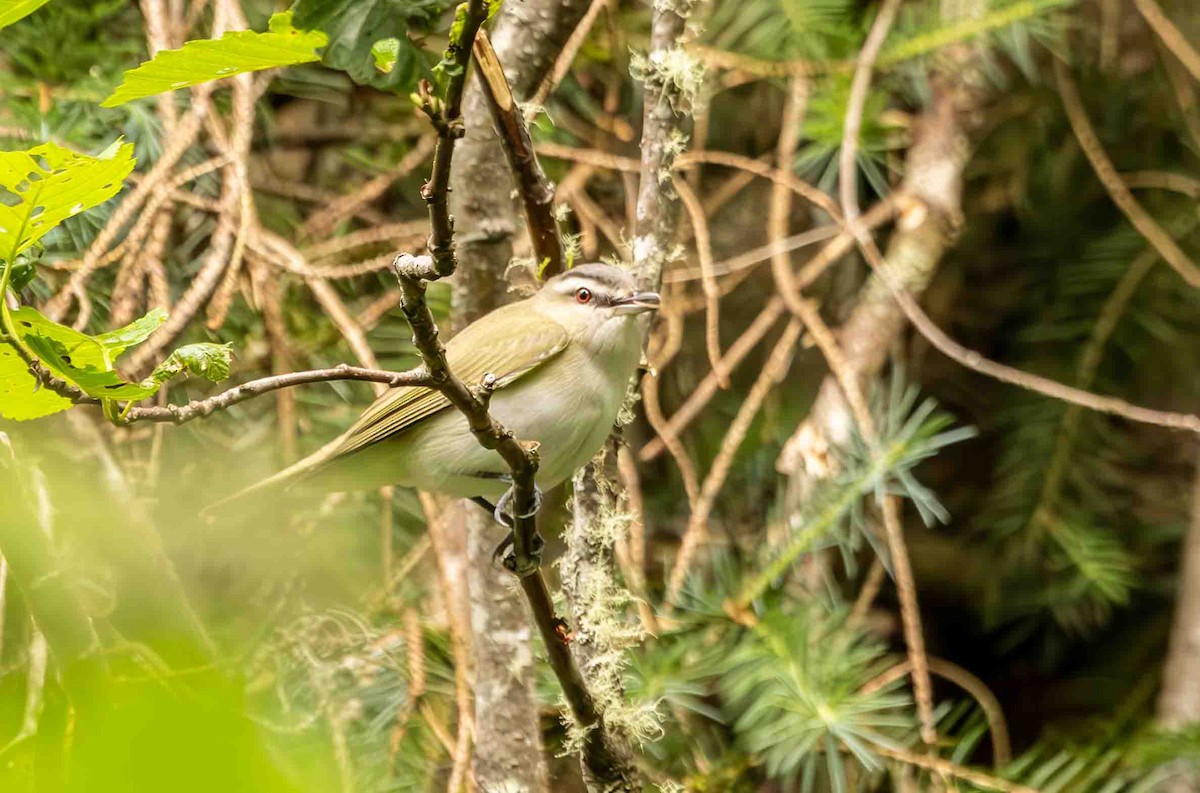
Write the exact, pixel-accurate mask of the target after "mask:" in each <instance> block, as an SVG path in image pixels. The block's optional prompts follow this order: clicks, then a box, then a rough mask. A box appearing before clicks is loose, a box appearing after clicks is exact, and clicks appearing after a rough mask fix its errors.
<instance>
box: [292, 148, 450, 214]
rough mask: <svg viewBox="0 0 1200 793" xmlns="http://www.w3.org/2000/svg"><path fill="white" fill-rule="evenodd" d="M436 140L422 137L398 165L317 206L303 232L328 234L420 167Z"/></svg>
mask: <svg viewBox="0 0 1200 793" xmlns="http://www.w3.org/2000/svg"><path fill="white" fill-rule="evenodd" d="M435 140H436V139H435V138H434V137H433V136H432V135H425V136H423V137H421V138H420V139H418V140H417V142H416V144H415V145H414V146H413V147H412V149H410V150H409V152H408V153H407V154H405V155H404V156H403V157H401V158H400V162H398V163H397V164H396V167H395V168H393V169H391V170H390V171H387V172H386V173H382V174H380V175H379V176H376V177H375V178H374V179H372V180H370V181H369V182H367V183H366V184H364V185H363V186H362V187H360V188H358V189H357V190H355V191H354V192H353V193H350V194H348V195H344V196H340V197H339V198H337V199H336V200H334V201H333V202H332V203H330V204H328V205H327V206H325V207H323V208H321V209H318V210H317V211H316V212H314V213H313V214H312V215H310V216H309V218H308V219H307V220H306V221H304V226H303V227H302V229H301V234H302V235H303V236H305V237H310V238H311V237H321V236H325V235H327V234H329V233H330V232H331V231H332V230H333V228H334V226H336V225H337V224H338V223H340V222H342V221H343V220H345V219H346V218H348V217H351V216H353V215H354V214H356V213H357V212H358V211H359V210H360V209H362V208H363V207H365V206H367V205H368V204H370V203H371V202H372V201H374V200H375V199H377V198H379V197H380V196H381V195H383V194H384V193H385V192H387V189H388V188H389V187H391V186H392V185H393V184H395V183H396V182H398V181H400V180H401V179H403V178H404V177H406V176H408V175H409V174H410V173H412V172H413V171H414V170H416V169H417V168H419V167H420V166H421V164H422V163H423V162H425V161H426V160H427V159H429V154H430V152H432V151H433V147H434V141H435Z"/></svg>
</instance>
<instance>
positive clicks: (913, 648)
mask: <svg viewBox="0 0 1200 793" xmlns="http://www.w3.org/2000/svg"><path fill="white" fill-rule="evenodd" d="M864 236H865V234H864ZM773 265H774V266H773V268H772V269H773V270H774V272H775V277H776V282H777V283H778V286H779V291H780V293H781V294H782V295H783V299H784V302H785V303H786V304H787V306H788V309H789V310H790V311H791V312H792V313H793V314H794V315H795V316H796V317H798V318H800V320H801V321H802V322H803V323H804V325H805V327H806V328H807V329H808V331H809V333H810V334H811V336H812V338H813V340H814V341H815V342H816V343H817V346H818V347H819V348H820V349H821V353H822V354H823V355H824V356H825V360H826V361H827V362H828V364H829V368H830V370H831V371H832V372H833V374H834V375H835V376H836V377H837V382H838V385H840V386H841V389H842V394H843V395H844V396H845V397H846V401H847V402H848V403H849V405H850V412H851V415H852V416H853V417H854V420H855V423H856V424H857V425H858V429H859V432H860V433H861V434H862V436H863V438H864V439H865V440H866V441H867V443H868V444H869V445H870V447H871V449H872V453H873V454H878V453H879V448H878V446H879V434H878V432H877V431H876V429H875V421H874V419H873V418H872V416H871V411H870V408H869V407H868V406H867V401H866V398H865V397H864V396H863V393H862V387H861V386H860V384H859V382H858V374H857V372H856V371H855V370H854V369H853V368H852V367H851V366H850V365H849V363H848V362H847V360H846V358H845V355H844V353H843V352H842V351H841V348H840V346H839V345H838V343H837V340H836V339H835V338H834V336H833V332H832V331H830V330H829V328H828V326H826V325H825V322H824V320H822V319H821V315H820V312H818V311H817V309H816V308H815V307H814V306H813V305H812V304H811V303H809V302H808V301H807V300H805V299H804V298H803V297H802V296H801V295H800V292H799V290H797V289H796V288H795V280H794V276H793V275H792V270H791V267H790V266H788V265H787V263H786V262H776V263H773ZM881 509H882V512H883V525H884V534H885V535H886V537H887V541H888V550H889V551H890V552H891V555H892V566H893V569H894V571H895V577H896V590H897V592H898V593H899V595H900V619H901V622H902V623H903V625H904V641H905V644H906V645H907V647H908V657H909V659H910V660H911V661H912V664H913V691H914V694H915V699H916V701H917V712H918V714H919V716H920V720H921V738H922V740H924V741H925V743H927V744H929V745H930V746H932V745H933V744H934V743H935V742H936V741H937V732H936V729H935V724H934V718H933V686H932V684H931V682H930V680H929V669H928V666H927V664H926V660H925V637H924V633H923V631H922V629H921V614H920V610H919V608H918V604H917V590H916V583H915V581H914V579H913V573H912V564H911V562H910V561H909V558H908V548H907V546H906V545H905V543H904V533H903V527H902V524H901V520H900V508H899V501H898V499H897V498H896V497H895V496H891V495H885V496H884V497H883V501H882V504H881Z"/></svg>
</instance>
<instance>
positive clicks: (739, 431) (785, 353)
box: [666, 320, 803, 607]
mask: <svg viewBox="0 0 1200 793" xmlns="http://www.w3.org/2000/svg"><path fill="white" fill-rule="evenodd" d="M802 330H803V326H802V325H801V323H800V322H798V321H797V320H792V321H791V322H790V323H788V326H787V328H785V329H784V331H783V335H782V336H780V338H779V341H777V342H776V343H775V349H774V350H772V351H771V356H770V357H769V358H768V359H767V363H766V365H765V366H763V369H762V372H761V373H760V374H759V376H758V379H757V380H755V381H754V385H753V386H751V387H750V392H749V393H748V394H747V395H746V400H745V401H744V402H743V403H742V405H741V407H740V408H738V412H737V415H736V416H735V417H734V419H733V422H732V423H731V424H730V425H729V430H728V431H727V432H726V433H725V437H724V438H722V439H721V447H720V449H719V450H718V451H717V456H716V457H715V458H714V459H713V463H712V467H711V468H710V469H709V472H708V476H706V477H705V478H704V485H703V486H702V487H701V489H700V496H699V498H697V499H696V505H695V507H694V508H693V509H692V514H691V516H690V518H689V519H688V524H687V528H686V529H685V530H684V533H683V541H682V544H681V545H680V548H679V553H678V554H677V555H676V557H675V566H674V567H673V568H672V569H671V577H670V579H669V580H668V582H667V593H666V603H667V606H668V607H673V606H674V605H675V603H676V600H677V599H678V597H679V593H680V592H681V591H682V589H683V584H684V582H685V581H686V579H687V573H688V568H689V566H690V564H691V560H692V556H693V555H694V554H695V551H696V549H697V548H698V547H699V545H700V543H701V542H703V541H704V538H705V537H706V536H707V533H708V519H709V516H710V515H711V514H712V509H713V506H714V505H715V504H716V500H717V496H718V495H719V494H720V492H721V487H722V486H723V485H724V484H725V479H726V477H727V476H728V475H729V470H730V468H731V467H732V466H733V458H734V455H736V454H737V450H738V449H739V448H740V447H741V445H742V441H744V440H745V439H746V433H747V432H749V430H750V425H751V423H752V422H753V421H754V418H755V416H757V415H758V411H759V409H760V408H761V407H762V405H763V402H765V401H766V398H767V395H768V394H770V393H771V389H772V388H774V387H775V385H776V384H778V383H779V382H780V381H781V380H782V379H783V377H784V375H786V374H787V370H788V368H789V367H790V366H791V363H792V351H793V350H794V349H795V348H796V343H797V342H798V341H799V340H800V333H801V331H802Z"/></svg>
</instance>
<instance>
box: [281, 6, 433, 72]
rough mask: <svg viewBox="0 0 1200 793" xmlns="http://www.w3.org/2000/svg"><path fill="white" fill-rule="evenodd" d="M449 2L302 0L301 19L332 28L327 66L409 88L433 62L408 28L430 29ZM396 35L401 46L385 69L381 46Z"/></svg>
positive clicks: (298, 21)
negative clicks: (382, 62) (378, 45)
mask: <svg viewBox="0 0 1200 793" xmlns="http://www.w3.org/2000/svg"><path fill="white" fill-rule="evenodd" d="M448 7H449V4H448V3H447V2H446V0H299V2H297V3H296V24H297V25H299V26H300V27H302V28H307V29H315V30H323V31H324V32H325V33H327V34H329V46H328V47H326V48H325V55H324V58H323V60H324V63H325V64H326V65H327V66H330V67H332V68H334V69H341V70H342V71H344V72H346V73H347V74H349V75H350V77H351V79H353V80H354V81H355V82H357V83H362V84H365V85H372V86H374V87H376V88H382V89H385V90H390V91H397V92H400V91H403V92H408V91H410V90H412V89H413V87H415V86H416V82H417V78H418V77H420V76H421V74H422V73H423V72H425V71H426V70H427V69H428V67H429V64H430V63H431V62H432V57H431V56H430V55H429V54H428V53H425V52H423V51H422V50H421V49H420V48H419V47H418V45H417V44H416V43H414V42H413V40H412V38H410V35H409V34H413V35H420V34H423V33H427V32H429V31H430V30H431V29H432V28H433V26H434V25H436V24H437V21H438V18H439V16H440V15H441V14H442V12H443V11H444V10H445V9H446V8H448ZM391 39H395V47H396V49H395V53H394V58H391V63H392V65H391V69H386V70H385V69H383V68H382V67H381V66H380V65H379V56H378V55H377V54H376V46H377V43H380V44H381V43H383V42H387V41H389V40H391ZM386 46H387V47H390V46H391V44H387V45H386ZM385 52H386V50H385ZM388 55H389V56H390V55H392V53H390V52H388Z"/></svg>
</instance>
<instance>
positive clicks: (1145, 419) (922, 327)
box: [864, 245, 1200, 433]
mask: <svg viewBox="0 0 1200 793" xmlns="http://www.w3.org/2000/svg"><path fill="white" fill-rule="evenodd" d="M864 251H865V252H867V257H866V258H867V262H868V263H870V265H871V267H872V268H874V270H875V272H877V273H881V274H882V278H881V279H880V280H882V281H883V282H884V284H885V285H886V286H887V287H888V289H890V290H891V292H892V297H893V298H894V299H895V300H896V303H897V304H898V305H899V306H900V308H901V310H902V311H903V312H904V316H905V317H907V318H908V321H909V322H911V323H912V325H913V327H914V328H916V330H917V332H918V333H920V334H921V335H922V336H924V337H925V338H926V339H927V340H928V341H929V343H930V344H932V345H933V346H934V347H936V348H937V349H938V350H939V351H940V352H941V353H942V354H943V355H945V356H946V357H948V358H950V359H951V360H953V361H955V362H957V363H959V364H960V365H962V366H965V367H966V368H968V369H970V370H972V371H975V372H979V373H980V374H983V375H987V376H988V377H991V378H993V379H995V380H999V381H1000V382H1002V383H1008V384H1010V385H1015V386H1018V387H1020V388H1024V389H1026V390H1029V391H1034V392H1036V393H1039V394H1042V395H1043V396H1048V397H1051V398H1053V399H1061V400H1062V401H1064V402H1069V403H1071V404H1073V405H1080V406H1082V407H1085V408H1088V409H1089V410H1095V411H1097V412H1099V413H1108V414H1110V415H1113V416H1120V417H1121V418H1125V419H1129V420H1130V421H1136V422H1138V423H1140V424H1153V425H1155V426H1158V427H1166V428H1168V429H1176V430H1188V431H1189V432H1195V433H1200V416H1197V415H1195V414H1193V413H1174V412H1171V411H1167V410H1154V409H1152V408H1146V407H1142V406H1140V405H1134V404H1131V403H1129V402H1126V401H1125V400H1123V399H1117V398H1116V397H1108V396H1102V395H1100V394H1095V393H1092V392H1091V391H1085V390H1083V389H1081V388H1073V387H1071V386H1069V385H1065V384H1064V383H1060V382H1058V381H1057V380H1051V379H1050V378H1048V377H1042V376H1041V375H1037V374H1033V373H1032V372H1026V371H1022V370H1021V369H1016V368H1014V367H1011V366H1006V365H1004V364H1002V363H997V362H996V361H992V360H989V359H988V358H985V357H984V356H983V355H982V354H980V353H978V352H976V351H975V350H971V349H968V348H967V347H964V346H963V345H961V344H959V343H958V342H956V341H955V340H954V339H952V338H950V337H949V336H948V335H947V334H946V332H945V331H943V330H942V329H941V328H939V327H938V326H937V324H936V323H934V321H933V320H932V319H930V318H929V315H928V314H926V313H925V311H924V310H923V309H922V308H921V307H920V305H918V304H917V301H916V300H914V299H913V297H912V295H910V294H908V292H906V291H904V289H903V287H901V286H899V285H897V283H896V281H895V278H894V276H893V275H892V274H891V273H890V272H888V269H887V264H886V263H885V262H884V260H883V257H882V256H881V255H880V253H879V250H878V249H877V248H874V246H873V245H867V246H864Z"/></svg>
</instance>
